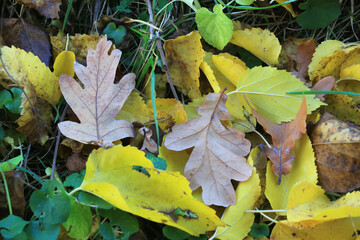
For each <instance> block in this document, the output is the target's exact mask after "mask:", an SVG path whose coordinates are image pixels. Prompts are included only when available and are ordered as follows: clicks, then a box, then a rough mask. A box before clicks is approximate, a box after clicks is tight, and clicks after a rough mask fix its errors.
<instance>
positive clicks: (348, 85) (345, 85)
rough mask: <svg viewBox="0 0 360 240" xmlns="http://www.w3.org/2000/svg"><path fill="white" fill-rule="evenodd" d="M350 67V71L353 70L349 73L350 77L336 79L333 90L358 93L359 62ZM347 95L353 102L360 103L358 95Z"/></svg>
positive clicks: (359, 79)
mask: <svg viewBox="0 0 360 240" xmlns="http://www.w3.org/2000/svg"><path fill="white" fill-rule="evenodd" d="M350 68H351V71H353V73H352V74H351V76H352V77H350V78H347V79H346V78H344V79H340V80H338V81H336V84H335V90H337V91H346V92H356V93H360V74H359V72H360V64H356V65H353V66H351V67H350ZM345 70H346V69H345ZM349 70H350V69H349ZM348 96H349V97H351V98H352V99H353V100H354V102H356V103H360V96H351V95H348Z"/></svg>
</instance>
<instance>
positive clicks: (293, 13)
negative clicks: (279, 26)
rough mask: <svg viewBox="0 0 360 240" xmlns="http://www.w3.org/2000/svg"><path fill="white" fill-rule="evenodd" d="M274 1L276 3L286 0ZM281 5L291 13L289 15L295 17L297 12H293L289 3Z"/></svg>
mask: <svg viewBox="0 0 360 240" xmlns="http://www.w3.org/2000/svg"><path fill="white" fill-rule="evenodd" d="M275 1H276V2H278V3H283V2H286V0H275ZM282 7H284V8H285V9H286V10H287V11H288V12H289V13H291V16H292V17H293V18H295V17H296V16H297V14H296V13H295V12H294V9H293V7H292V5H291V3H287V4H284V5H282Z"/></svg>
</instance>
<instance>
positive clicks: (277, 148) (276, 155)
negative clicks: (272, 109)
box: [251, 96, 307, 184]
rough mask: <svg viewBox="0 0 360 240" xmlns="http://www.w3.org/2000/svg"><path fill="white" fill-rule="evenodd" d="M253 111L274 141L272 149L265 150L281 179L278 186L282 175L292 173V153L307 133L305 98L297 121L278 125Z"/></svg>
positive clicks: (266, 147) (296, 118)
mask: <svg viewBox="0 0 360 240" xmlns="http://www.w3.org/2000/svg"><path fill="white" fill-rule="evenodd" d="M251 111H252V113H253V114H254V115H255V117H256V119H257V121H258V122H259V123H260V125H261V126H263V128H264V129H265V131H266V132H267V133H269V134H270V135H271V138H272V141H273V145H272V148H269V147H268V146H267V145H265V146H264V150H265V154H266V156H267V157H268V158H269V159H270V160H271V161H272V163H273V165H272V170H273V172H274V173H275V174H276V176H278V177H279V180H278V184H280V182H281V175H286V174H288V173H289V172H290V171H291V164H292V162H293V161H294V157H295V156H294V155H292V153H291V151H292V149H293V148H294V147H295V142H296V140H298V139H300V138H301V137H302V135H303V134H305V133H306V116H307V114H306V112H307V107H306V100H305V96H304V97H303V101H302V103H301V105H300V109H299V111H298V113H297V114H296V117H295V119H294V120H292V121H291V122H283V123H281V124H276V123H273V122H271V121H270V120H269V119H267V118H266V117H263V116H261V115H260V114H259V113H258V112H257V111H256V110H255V109H254V108H252V107H251Z"/></svg>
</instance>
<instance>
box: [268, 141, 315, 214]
mask: <svg viewBox="0 0 360 240" xmlns="http://www.w3.org/2000/svg"><path fill="white" fill-rule="evenodd" d="M293 153H294V155H295V160H294V162H293V164H292V169H291V172H290V173H289V174H287V175H283V176H282V177H281V184H280V185H278V184H277V181H278V176H276V175H275V174H274V173H273V171H272V170H271V163H270V162H268V166H267V169H266V190H265V196H266V197H267V199H268V200H269V202H270V204H271V207H272V209H285V208H286V207H287V205H288V198H289V194H290V191H291V189H292V188H293V186H294V185H295V184H297V183H298V182H301V181H305V180H306V181H309V182H311V183H313V184H316V183H317V172H316V166H315V155H314V152H313V149H312V146H311V142H310V139H309V137H308V136H307V135H306V134H305V135H304V136H303V137H302V138H300V139H299V140H298V141H296V145H295V148H294V150H293ZM280 214H281V215H284V213H282V212H280Z"/></svg>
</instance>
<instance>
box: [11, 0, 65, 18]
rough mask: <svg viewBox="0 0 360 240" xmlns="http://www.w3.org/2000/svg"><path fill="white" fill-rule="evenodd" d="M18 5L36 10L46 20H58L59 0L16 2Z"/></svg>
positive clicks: (24, 0)
mask: <svg viewBox="0 0 360 240" xmlns="http://www.w3.org/2000/svg"><path fill="white" fill-rule="evenodd" d="M16 1H17V2H18V3H21V4H24V5H25V6H27V7H30V8H34V9H36V10H37V11H38V12H39V13H40V14H41V15H43V16H45V17H47V18H59V10H60V5H61V0H16Z"/></svg>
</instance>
